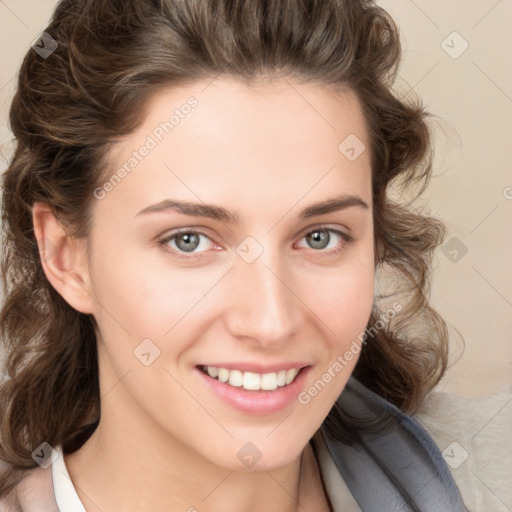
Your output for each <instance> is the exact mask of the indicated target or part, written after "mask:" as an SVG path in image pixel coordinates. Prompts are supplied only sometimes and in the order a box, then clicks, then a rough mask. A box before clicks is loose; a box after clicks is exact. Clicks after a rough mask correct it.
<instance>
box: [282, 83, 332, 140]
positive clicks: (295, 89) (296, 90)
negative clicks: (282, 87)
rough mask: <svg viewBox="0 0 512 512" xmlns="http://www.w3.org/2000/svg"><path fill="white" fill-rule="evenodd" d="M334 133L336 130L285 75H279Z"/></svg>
mask: <svg viewBox="0 0 512 512" xmlns="http://www.w3.org/2000/svg"><path fill="white" fill-rule="evenodd" d="M279 76H280V77H281V78H282V79H283V80H284V81H285V82H286V83H287V84H288V85H289V86H290V87H291V88H292V89H293V90H294V91H295V92H296V93H297V94H298V95H299V96H300V97H301V98H302V99H303V100H304V101H305V102H306V103H307V104H308V105H309V106H310V107H311V108H312V109H313V110H314V111H315V112H316V113H317V114H318V115H319V116H320V117H321V118H322V119H323V120H324V121H325V122H326V123H327V124H328V125H329V126H330V127H331V128H332V129H333V130H334V131H336V128H334V126H333V125H332V124H331V123H329V121H327V119H326V118H325V117H324V116H323V115H322V114H320V112H319V111H318V110H317V109H316V108H315V107H314V106H313V105H312V104H311V103H310V102H309V101H308V100H307V99H306V98H305V97H304V96H303V95H302V94H301V93H300V92H299V91H298V89H297V88H296V87H294V86H293V85H292V84H291V83H290V82H289V81H288V80H287V79H286V77H285V76H283V75H281V74H280V75H279Z"/></svg>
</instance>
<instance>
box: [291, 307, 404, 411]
mask: <svg viewBox="0 0 512 512" xmlns="http://www.w3.org/2000/svg"><path fill="white" fill-rule="evenodd" d="M402 309H403V308H402V304H400V302H394V303H393V305H392V306H391V307H390V308H389V309H387V310H386V311H385V312H384V313H383V314H381V315H380V317H379V319H378V320H377V321H376V322H375V325H374V326H372V327H370V328H367V329H365V330H364V331H363V332H361V333H360V334H359V335H358V336H357V340H359V341H357V340H355V339H354V340H352V344H351V345H350V348H348V349H347V350H346V351H345V352H344V354H343V355H339V356H338V357H337V358H336V360H335V361H334V362H333V363H332V364H331V365H330V366H329V368H327V370H326V371H325V372H324V373H323V374H322V376H321V377H320V378H319V379H318V380H316V381H315V383H314V384H313V385H311V386H310V387H309V388H308V389H307V390H306V391H302V392H301V393H299V395H298V396H297V399H298V401H299V402H300V403H301V404H303V405H307V404H309V402H311V399H312V398H314V397H315V396H317V395H318V393H320V391H322V390H323V389H324V388H325V387H326V386H327V384H329V382H331V381H332V380H333V379H334V378H335V377H336V376H337V375H338V374H339V373H340V372H341V371H342V370H343V369H344V368H346V367H347V366H348V365H349V363H350V361H352V359H354V357H355V356H356V355H357V354H359V352H361V347H362V346H363V344H364V343H366V342H367V341H368V336H371V337H372V338H373V337H374V336H375V335H376V334H377V333H378V332H379V331H380V330H381V329H382V328H383V327H385V326H386V325H387V324H388V323H389V321H390V320H391V319H392V318H394V317H395V316H396V314H397V313H400V311H402Z"/></svg>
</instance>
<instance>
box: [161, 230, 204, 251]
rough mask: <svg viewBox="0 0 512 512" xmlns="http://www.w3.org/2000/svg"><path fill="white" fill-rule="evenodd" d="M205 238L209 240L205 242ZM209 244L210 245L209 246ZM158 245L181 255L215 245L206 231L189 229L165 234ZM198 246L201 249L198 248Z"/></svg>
mask: <svg viewBox="0 0 512 512" xmlns="http://www.w3.org/2000/svg"><path fill="white" fill-rule="evenodd" d="M205 240H206V241H207V242H205ZM209 244H210V247H208V245H209ZM158 245H160V246H162V247H164V248H165V249H171V250H172V251H173V252H176V253H177V255H178V256H179V255H180V253H185V254H196V253H198V252H204V251H206V250H208V249H209V248H211V246H213V242H212V241H211V240H210V239H209V238H208V236H206V235H205V234H204V233H201V232H199V231H194V230H190V229H189V230H181V231H178V232H175V233H171V234H170V235H168V236H165V237H164V238H162V239H160V240H159V241H158ZM198 248H199V250H196V249H198Z"/></svg>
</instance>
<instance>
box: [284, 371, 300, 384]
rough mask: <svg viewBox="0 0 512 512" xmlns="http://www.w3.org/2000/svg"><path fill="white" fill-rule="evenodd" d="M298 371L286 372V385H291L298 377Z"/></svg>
mask: <svg viewBox="0 0 512 512" xmlns="http://www.w3.org/2000/svg"><path fill="white" fill-rule="evenodd" d="M297 373H299V371H298V370H296V369H295V368H292V369H291V370H286V384H290V382H291V381H292V380H293V379H295V377H297Z"/></svg>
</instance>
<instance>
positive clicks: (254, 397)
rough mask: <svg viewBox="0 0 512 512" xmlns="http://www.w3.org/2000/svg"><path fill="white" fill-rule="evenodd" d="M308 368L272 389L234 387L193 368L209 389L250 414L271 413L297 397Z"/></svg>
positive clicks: (236, 407)
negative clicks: (258, 389) (283, 384)
mask: <svg viewBox="0 0 512 512" xmlns="http://www.w3.org/2000/svg"><path fill="white" fill-rule="evenodd" d="M310 368H311V367H310V366H306V367H305V368H302V369H301V371H300V372H299V374H298V375H297V377H295V379H294V380H293V382H291V383H290V384H288V385H287V386H281V387H278V388H277V389H274V390H272V391H261V390H260V391H249V390H247V389H244V388H242V387H240V388H235V387H233V386H230V385H229V384H226V383H225V382H221V381H220V380H217V379H214V378H212V377H210V376H209V375H207V374H205V373H203V372H202V371H201V370H199V368H195V371H196V372H197V373H198V374H199V376H200V377H201V380H202V382H204V383H205V384H206V385H207V386H208V387H209V389H210V390H212V391H213V392H214V393H215V394H216V395H217V396H218V397H220V398H221V399H222V400H223V401H224V402H226V403H228V404H229V405H231V406H232V407H234V408H235V409H238V410H239V411H242V412H245V413H250V414H272V413H274V412H278V411H280V410H282V409H284V408H285V407H287V406H288V405H290V404H291V403H292V402H293V401H294V400H296V399H297V396H298V395H299V393H300V392H301V391H302V388H303V385H304V380H305V378H306V374H307V373H308V371H309V369H310Z"/></svg>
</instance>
